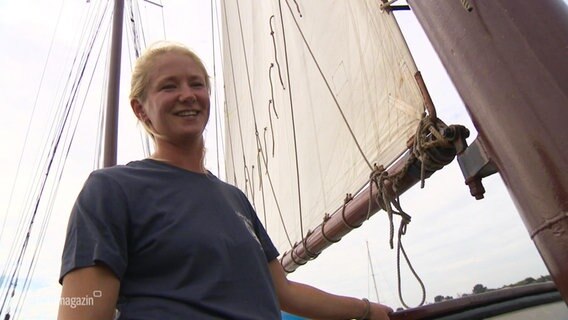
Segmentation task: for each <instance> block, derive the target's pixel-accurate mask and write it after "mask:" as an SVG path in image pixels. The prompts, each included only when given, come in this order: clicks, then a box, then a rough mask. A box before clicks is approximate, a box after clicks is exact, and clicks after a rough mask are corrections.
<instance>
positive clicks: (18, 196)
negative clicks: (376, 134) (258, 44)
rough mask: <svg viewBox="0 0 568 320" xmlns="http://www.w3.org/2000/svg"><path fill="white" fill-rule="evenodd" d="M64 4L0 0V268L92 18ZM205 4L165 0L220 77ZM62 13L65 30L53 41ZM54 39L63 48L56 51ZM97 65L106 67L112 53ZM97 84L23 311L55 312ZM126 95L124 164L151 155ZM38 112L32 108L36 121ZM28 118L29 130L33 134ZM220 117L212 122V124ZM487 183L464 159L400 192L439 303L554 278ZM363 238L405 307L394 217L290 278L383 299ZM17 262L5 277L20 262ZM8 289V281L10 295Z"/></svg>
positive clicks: (502, 192) (454, 109) (438, 93)
mask: <svg viewBox="0 0 568 320" xmlns="http://www.w3.org/2000/svg"><path fill="white" fill-rule="evenodd" d="M62 3H63V2H62V1H61V0H53V1H49V3H48V2H47V1H31V0H20V1H7V0H0V43H2V50H0V70H2V72H1V74H0V97H2V103H0V111H1V114H2V115H3V117H1V118H0V130H1V133H2V134H1V135H0V136H2V137H4V141H3V144H2V146H3V147H2V151H1V152H0V170H2V171H1V173H0V181H1V184H0V230H1V231H2V233H1V234H0V237H1V238H0V268H1V269H0V272H4V271H3V270H5V268H6V265H5V264H6V259H7V257H8V253H9V252H10V248H11V246H12V242H13V240H14V237H15V235H16V230H18V228H22V227H25V228H27V226H19V222H20V217H22V216H23V215H25V214H26V212H28V211H25V210H24V208H26V207H29V205H30V204H31V203H34V202H33V200H34V199H30V198H29V194H30V193H29V192H28V187H29V185H30V177H31V176H32V174H34V173H35V172H36V170H37V164H38V161H39V160H38V159H39V158H38V153H39V152H38V151H42V150H43V148H44V146H45V145H48V144H50V143H51V142H49V141H46V137H48V136H49V130H50V129H49V126H48V124H49V123H51V121H52V118H53V117H54V116H55V115H56V111H55V108H56V106H57V105H59V104H60V103H59V100H58V99H60V98H59V95H60V93H61V92H62V90H63V88H62V87H61V86H62V85H61V84H60V83H61V82H62V80H61V79H65V78H66V77H67V74H66V72H68V71H67V69H66V64H67V63H68V62H69V61H71V60H70V51H69V50H68V49H66V48H70V46H71V45H72V43H73V40H72V39H76V37H77V34H78V33H80V30H78V26H80V25H81V22H82V20H81V19H84V16H83V14H84V11H85V10H88V9H89V7H88V6H94V5H95V3H97V1H91V3H89V4H87V3H86V1H78V0H74V1H71V0H68V1H65V3H64V6H62ZM197 4H199V5H197ZM206 4H208V1H204V0H195V1H188V0H179V1H173V0H172V1H167V2H166V5H167V6H166V7H165V8H164V12H163V16H164V17H165V19H166V22H165V30H166V31H165V34H166V36H167V37H168V38H169V39H170V40H176V41H180V42H183V43H185V44H187V45H188V46H190V47H192V48H194V49H195V50H196V51H197V52H198V53H199V54H200V55H201V56H202V57H203V58H204V60H205V61H206V63H207V65H208V68H209V70H210V73H213V70H212V68H213V64H212V61H213V59H212V53H211V52H212V44H211V39H212V36H211V31H210V28H211V22H210V20H209V17H210V15H211V14H210V8H209V6H208V5H206ZM143 7H144V8H143V10H142V12H143V15H144V16H143V19H146V20H147V21H151V26H152V28H151V29H150V28H147V29H145V35H146V36H147V37H148V38H149V39H159V38H161V37H163V34H164V31H163V28H162V20H161V19H162V11H161V10H160V9H159V8H156V7H154V6H152V5H150V4H144V5H143ZM61 9H62V11H61V20H59V21H60V22H59V25H58V26H57V30H58V31H57V33H56V36H55V38H53V35H54V30H55V29H56V25H57V21H58V20H57V17H58V15H59V12H60V10H61ZM398 16H399V18H400V20H399V21H400V23H401V26H402V29H403V32H405V36H407V40H408V42H409V46H410V47H411V50H412V51H413V52H414V57H415V60H416V62H417V65H418V68H419V69H420V70H421V71H422V74H423V76H424V78H425V79H426V82H427V85H428V88H429V90H430V93H431V95H432V96H433V99H434V103H435V104H436V107H437V110H438V115H439V117H440V118H442V119H443V120H444V121H445V122H446V123H449V124H450V123H459V124H464V125H466V126H467V127H468V128H470V129H471V131H472V138H470V139H469V140H470V142H471V141H472V140H473V138H474V137H475V135H476V133H475V130H474V127H473V125H472V124H471V121H470V120H469V118H468V116H467V113H466V111H465V109H464V107H463V104H462V103H461V101H460V99H459V96H458V95H457V94H456V93H455V91H454V89H453V88H452V86H451V83H450V82H449V80H448V78H447V75H446V74H445V72H444V71H442V69H441V66H440V63H439V61H438V60H437V58H436V56H435V54H434V53H433V52H432V49H431V48H429V45H428V42H427V41H426V39H425V38H424V35H423V34H422V33H421V31H420V29H419V28H417V26H418V25H417V24H416V22H415V21H413V19H412V14H411V13H408V12H405V13H401V14H399V15H398ZM125 20H126V21H128V19H125ZM52 39H54V40H53V41H54V42H53V43H54V45H53V49H52V50H51V53H50V51H49V48H50V43H51V41H52ZM125 51H128V50H127V49H125ZM48 53H50V61H49V62H50V64H49V65H48V67H47V68H46V69H45V75H44V77H43V84H42V87H41V90H39V91H38V88H39V85H40V82H41V78H42V74H43V72H44V71H43V70H44V65H45V62H46V59H47V57H48ZM99 64H100V66H104V64H105V61H104V59H102V60H101V61H100V62H99ZM218 68H219V66H217V72H218V78H220V72H219V69H218ZM127 72H128V67H126V68H125V70H124V71H123V75H124V76H125V78H127V79H128V74H124V73H127ZM127 82H128V80H127V81H126V84H127ZM99 86H100V85H99ZM94 91H95V92H99V96H91V97H90V98H89V100H87V103H85V107H84V111H83V114H82V115H81V118H80V119H79V120H78V121H79V122H78V123H79V125H78V126H77V134H76V138H75V141H74V143H73V145H72V147H71V149H70V152H69V157H68V161H67V167H68V171H66V172H65V173H64V174H63V175H62V176H61V184H60V187H59V189H58V190H57V195H56V196H55V197H54V198H53V199H54V200H53V201H55V205H54V210H53V211H52V212H51V214H50V216H49V217H50V218H49V219H46V220H44V218H45V217H46V216H47V215H46V213H42V214H38V219H37V220H36V221H35V222H34V229H33V230H32V234H39V232H40V230H41V226H42V224H43V223H44V221H46V222H47V221H48V222H49V224H48V225H45V226H46V229H45V240H44V242H43V245H42V250H41V251H40V253H39V255H38V257H37V259H38V260H37V267H36V268H35V271H34V277H33V282H32V283H31V286H30V290H29V293H28V295H27V299H26V304H25V305H24V309H23V312H22V313H21V314H20V318H22V319H52V318H54V317H55V314H56V310H57V304H58V298H59V293H60V286H59V284H58V283H57V279H58V275H59V266H60V257H61V250H62V243H63V237H64V232H65V228H66V224H67V219H68V215H69V211H70V207H71V206H72V203H73V201H74V199H75V196H76V194H77V192H78V191H79V189H80V187H81V185H82V183H83V181H84V180H85V178H86V176H87V175H88V173H89V172H90V171H91V170H92V169H93V168H94V167H93V160H92V159H91V158H92V156H93V155H94V154H95V147H94V146H95V142H96V140H95V138H94V135H95V133H96V122H97V119H98V108H99V104H100V101H101V98H100V90H97V89H96V88H95V90H94ZM126 91H127V89H123V91H122V94H123V96H122V98H121V104H122V107H123V110H122V111H121V114H120V118H121V127H120V134H121V135H122V136H121V139H120V141H119V147H120V151H119V163H126V162H127V161H128V160H134V159H139V158H141V157H143V153H142V148H141V143H140V137H139V134H138V128H137V127H136V124H135V121H134V117H133V116H132V115H131V114H130V113H131V112H130V109H129V107H128V104H127V102H128V101H127V99H126V96H125V94H126V93H125V92H126ZM36 100H37V103H36V102H35V101H36ZM34 105H35V109H34ZM32 110H35V111H34V112H33V117H32ZM30 119H31V123H32V127H31V129H30V130H29V131H27V130H28V124H29V123H30ZM75 119H78V118H75ZM212 119H213V120H212V121H211V122H210V124H213V123H214V118H212ZM208 132H209V136H208V139H207V140H208V144H209V146H208V150H209V155H210V156H211V157H210V158H209V160H208V167H209V169H210V170H211V171H212V172H214V173H215V172H217V169H216V161H215V159H214V155H215V150H216V146H215V144H214V143H215V138H214V135H213V133H214V129H212V128H210V129H208ZM26 136H27V138H26ZM24 142H26V144H25V146H26V148H25V149H23V147H24ZM22 152H24V153H23V157H22V158H21V154H22ZM20 159H22V160H21V161H20ZM18 168H19V169H18ZM54 170H55V169H54ZM16 174H18V179H17V180H15V179H16ZM484 183H485V188H486V190H487V193H486V199H484V200H482V201H476V200H475V199H473V198H472V197H471V196H469V190H468V189H467V187H466V186H465V185H464V183H463V177H462V175H461V173H460V170H459V167H458V166H457V163H453V164H452V165H450V166H448V167H447V168H446V169H444V170H443V171H442V172H439V173H436V174H435V175H434V176H433V177H432V178H431V179H429V180H427V182H426V188H425V189H423V190H420V189H419V188H418V187H414V188H413V189H412V190H411V191H409V192H407V193H406V194H405V195H404V196H403V197H402V198H401V202H402V205H403V208H404V209H405V210H406V211H407V212H408V213H409V214H411V215H412V216H413V219H412V223H411V224H410V225H409V227H408V232H407V235H406V236H405V237H404V239H403V241H404V244H405V248H406V251H407V253H408V254H409V256H410V259H411V262H412V263H413V266H414V268H415V269H416V270H417V272H418V274H419V275H420V276H421V278H422V279H423V281H424V283H425V285H426V290H427V301H430V302H431V301H433V300H434V296H436V295H438V294H442V295H451V296H456V295H458V294H460V293H468V292H470V291H471V289H472V288H473V286H474V285H475V284H477V283H482V284H484V285H485V286H487V287H490V288H497V287H501V286H503V285H506V284H510V283H513V282H517V281H519V280H522V279H524V278H526V277H538V276H540V275H546V274H548V272H547V270H546V268H545V267H544V264H543V263H542V260H541V259H540V258H539V256H538V253H537V251H536V249H535V248H534V245H533V244H532V242H531V241H530V238H529V236H528V233H527V231H526V229H525V227H524V225H523V224H522V221H521V220H520V218H519V215H518V213H517V211H516V209H515V207H514V205H513V203H512V201H511V199H510V197H509V195H508V193H507V191H506V189H505V187H504V186H503V183H502V182H501V180H500V178H499V177H498V176H497V175H496V176H492V177H490V178H488V179H486V180H484ZM8 209H9V210H8ZM27 221H28V222H29V220H27ZM36 241H37V235H35V236H32V240H31V241H30V245H29V246H30V247H29V248H28V255H27V257H28V260H26V262H24V264H23V267H22V270H23V271H22V273H21V274H20V276H21V277H22V276H23V275H24V274H25V272H27V270H28V266H29V257H30V256H31V254H32V253H33V251H34V250H35V248H36ZM366 242H368V244H369V247H370V255H371V258H372V263H373V266H374V275H375V278H376V280H377V285H378V289H379V299H380V301H381V302H383V303H386V304H389V305H391V306H393V307H395V308H396V307H398V306H400V305H401V304H400V302H399V299H398V293H397V278H396V255H395V252H394V251H393V250H390V249H389V247H388V220H387V218H386V215H385V214H384V213H382V212H381V213H378V214H377V215H375V216H374V217H373V218H372V219H371V220H370V221H369V222H368V223H367V224H366V225H365V226H364V227H362V228H361V229H359V230H356V231H355V232H353V233H351V234H350V235H348V236H346V237H345V238H344V239H343V240H342V241H341V242H339V243H338V244H336V245H334V246H332V248H330V249H328V250H327V251H325V252H324V253H323V254H321V256H320V257H319V258H318V259H317V260H316V261H313V262H310V263H309V264H308V265H306V266H303V267H301V268H300V269H298V271H296V272H295V273H293V274H292V275H290V278H292V279H294V280H298V281H302V282H306V283H309V284H312V285H315V286H317V287H320V288H322V289H325V290H329V291H331V292H334V293H338V294H343V295H352V296H356V297H365V296H369V297H370V298H371V299H372V300H376V297H375V293H374V289H373V287H372V286H373V285H372V277H371V273H370V271H369V262H368V258H367V249H366ZM18 246H21V243H18ZM15 250H16V249H15ZM17 250H19V249H17ZM9 268H10V269H9V270H8V272H7V274H8V275H10V274H11V272H12V269H11V268H12V266H10V267H9ZM402 274H403V276H402V278H403V281H402V282H403V296H404V298H405V300H406V302H407V304H409V305H416V304H417V303H418V302H419V301H420V294H421V292H420V288H419V286H418V284H417V282H416V280H414V279H413V278H412V277H411V275H410V273H409V272H408V269H407V268H405V267H404V266H403V272H402ZM4 276H5V275H4ZM1 282H2V281H0V283H1ZM21 285H23V284H22V283H20V284H19V288H20V289H21ZM5 288H6V287H5V286H3V287H2V291H1V294H2V296H1V297H0V298H1V299H3V298H4V294H5ZM16 305H17V301H12V302H11V304H10V308H11V309H10V310H11V311H13V310H14V308H15V307H16ZM5 311H6V310H5Z"/></svg>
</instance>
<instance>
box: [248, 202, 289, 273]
mask: <svg viewBox="0 0 568 320" xmlns="http://www.w3.org/2000/svg"><path fill="white" fill-rule="evenodd" d="M243 197H245V198H246V196H245V195H244V194H243ZM247 203H248V205H249V208H250V210H251V213H252V214H251V216H252V219H253V221H252V224H253V227H254V232H255V233H256V236H257V237H258V240H259V241H260V244H261V245H262V249H263V250H264V255H265V256H266V261H268V262H270V261H272V260H274V259H276V258H277V257H278V256H279V255H280V253H279V252H278V249H276V247H275V246H274V243H272V240H271V239H270V236H268V233H267V232H266V229H265V228H264V226H263V225H262V223H261V222H260V220H259V219H258V216H257V215H256V211H255V210H254V208H253V207H252V205H251V204H250V202H249V201H248V200H247Z"/></svg>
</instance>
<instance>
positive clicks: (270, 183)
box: [223, 2, 292, 246]
mask: <svg viewBox="0 0 568 320" xmlns="http://www.w3.org/2000/svg"><path fill="white" fill-rule="evenodd" d="M236 3H237V6H238V2H236ZM223 6H224V10H223V12H224V14H225V15H224V19H225V24H226V25H227V34H229V26H228V21H229V20H228V18H227V8H226V2H223ZM241 32H242V29H241ZM227 39H228V40H227V48H228V50H229V63H230V66H231V77H232V83H233V86H234V88H236V79H235V70H234V61H233V52H232V48H231V41H230V39H231V37H230V36H228V37H227ZM233 93H234V96H235V109H236V111H237V124H238V127H239V133H240V136H239V137H240V140H241V150H243V164H244V168H243V169H244V177H245V183H244V186H245V193H246V190H247V189H246V188H247V181H246V179H247V177H248V168H247V164H246V163H247V162H246V157H245V154H244V150H245V148H244V142H243V134H242V128H241V117H240V111H239V105H238V97H237V92H236V90H233ZM225 97H226V95H225ZM226 108H227V105H225V114H226V115H227V124H229V123H230V119H229V118H228V114H229V113H228V112H227V109H226ZM228 130H229V134H228V136H229V141H231V139H230V137H231V135H230V126H229V127H228ZM257 139H258V136H257ZM233 150H234V149H233V148H231V155H232V154H233ZM263 159H264V161H266V158H264V157H263ZM233 168H234V169H236V167H235V166H234V165H233ZM266 176H267V178H268V182H269V185H270V188H271V192H272V196H273V198H274V202H275V204H276V208H277V210H278V214H279V216H280V222H281V224H282V228H283V229H284V233H285V235H286V238H287V240H288V243H289V244H290V246H292V240H291V239H290V235H289V232H288V230H287V228H286V224H285V223H284V216H283V215H282V210H281V208H280V204H279V202H278V198H277V196H276V192H275V190H274V184H273V183H272V178H271V176H270V173H269V172H267V173H266ZM236 183H237V180H236V177H235V184H236Z"/></svg>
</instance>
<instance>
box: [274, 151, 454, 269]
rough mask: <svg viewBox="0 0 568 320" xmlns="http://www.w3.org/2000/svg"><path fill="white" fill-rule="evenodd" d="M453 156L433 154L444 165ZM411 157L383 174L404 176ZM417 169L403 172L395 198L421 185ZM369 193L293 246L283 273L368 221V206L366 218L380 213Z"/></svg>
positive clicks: (416, 166) (416, 163) (415, 166)
mask: <svg viewBox="0 0 568 320" xmlns="http://www.w3.org/2000/svg"><path fill="white" fill-rule="evenodd" d="M455 153H456V151H455V149H451V148H450V149H447V148H446V149H443V148H439V149H437V150H436V154H437V155H438V157H439V158H442V159H440V160H443V162H444V163H445V164H448V163H450V162H451V160H452V159H453V158H454V156H455ZM410 157H411V156H410V153H406V154H405V155H404V156H403V157H401V158H400V159H398V160H397V161H396V162H395V163H394V164H393V165H392V166H390V167H389V168H388V169H387V170H386V171H387V173H388V175H389V176H391V177H392V176H398V175H399V173H400V172H403V171H404V170H405V169H404V166H405V164H406V163H407V161H408V160H409V158H410ZM420 168H421V163H420V161H418V160H416V159H415V160H414V161H413V163H412V164H411V165H410V166H409V167H408V169H407V170H406V174H405V175H404V176H402V177H401V178H400V180H399V182H398V184H397V192H398V195H401V194H403V193H404V192H405V191H406V190H408V189H410V187H412V186H413V185H415V184H416V183H417V182H419V181H420V174H421V173H420ZM433 172H434V171H430V170H426V171H425V177H429V176H431V175H432V173H433ZM372 191H373V192H372V194H371V193H370V190H369V187H366V188H365V189H364V190H363V191H361V192H360V193H359V194H358V195H356V196H355V197H353V198H352V199H351V200H350V201H349V202H347V203H346V205H345V208H344V209H343V207H342V208H339V209H338V210H337V211H335V212H334V213H333V214H331V215H330V216H329V219H328V220H326V221H325V222H323V223H322V224H320V225H318V226H317V227H316V228H315V229H314V230H313V232H310V233H309V234H307V235H306V236H305V239H304V240H303V242H301V243H298V244H296V246H295V247H294V249H292V250H290V251H287V252H286V253H284V255H283V256H282V258H281V263H282V266H283V267H284V270H286V272H293V271H294V270H296V268H298V267H299V266H300V265H303V264H305V263H306V262H307V261H309V260H311V259H312V258H314V256H316V255H317V254H319V253H320V252H322V251H323V250H324V249H325V248H327V247H329V246H330V245H331V244H332V243H334V242H337V241H339V240H341V238H342V237H343V236H344V235H346V234H347V233H349V232H350V231H351V230H352V229H353V227H356V226H359V225H361V224H362V223H363V222H364V221H365V220H366V219H367V217H368V213H369V203H370V205H371V210H370V215H369V216H372V215H373V214H375V213H376V212H377V211H378V210H379V209H381V208H380V207H379V204H378V203H377V202H376V201H375V200H374V199H376V197H377V194H378V192H379V191H378V190H377V188H376V187H375V186H373V190H372ZM369 196H370V197H371V199H370V198H369ZM344 210H345V211H344Z"/></svg>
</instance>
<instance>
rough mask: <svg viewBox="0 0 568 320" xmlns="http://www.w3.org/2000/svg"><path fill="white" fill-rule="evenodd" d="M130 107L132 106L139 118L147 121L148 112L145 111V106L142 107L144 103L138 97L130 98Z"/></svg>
mask: <svg viewBox="0 0 568 320" xmlns="http://www.w3.org/2000/svg"><path fill="white" fill-rule="evenodd" d="M130 107H132V111H133V112H134V115H136V118H138V120H140V121H142V122H145V121H146V120H147V119H148V116H146V112H144V107H142V104H141V103H140V101H139V100H138V99H136V98H135V99H132V100H130Z"/></svg>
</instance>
